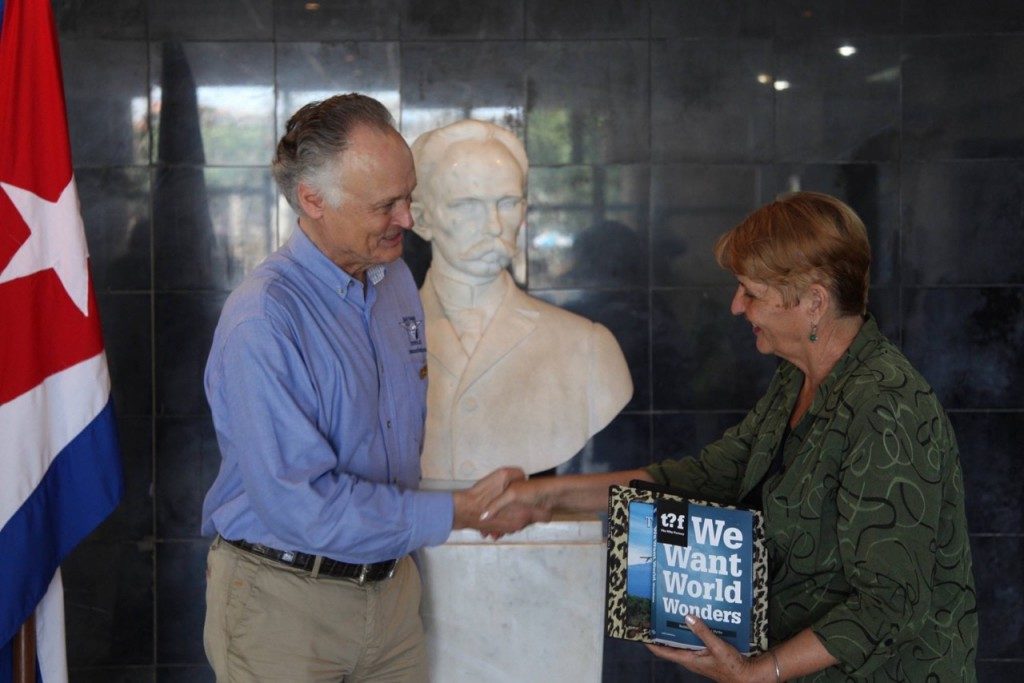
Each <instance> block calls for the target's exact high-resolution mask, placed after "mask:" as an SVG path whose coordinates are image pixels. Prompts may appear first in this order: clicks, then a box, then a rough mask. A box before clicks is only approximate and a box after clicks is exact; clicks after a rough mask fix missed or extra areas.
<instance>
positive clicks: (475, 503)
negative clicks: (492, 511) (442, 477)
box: [452, 467, 526, 529]
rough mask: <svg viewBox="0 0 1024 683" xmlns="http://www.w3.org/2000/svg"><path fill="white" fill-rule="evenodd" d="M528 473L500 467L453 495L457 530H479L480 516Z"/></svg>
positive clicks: (514, 468) (517, 469)
mask: <svg viewBox="0 0 1024 683" xmlns="http://www.w3.org/2000/svg"><path fill="white" fill-rule="evenodd" d="M525 479H526V473H525V472H523V470H522V469H520V468H518V467H499V468H498V469H496V470H494V471H493V472H491V473H490V474H488V475H487V476H486V477H484V478H483V479H481V480H480V481H478V482H477V483H475V484H473V486H472V487H471V488H468V489H466V490H465V491H456V492H455V493H454V494H452V496H453V498H454V500H455V521H454V524H453V525H452V526H453V527H454V528H455V529H466V528H472V529H479V528H480V523H481V520H480V516H481V515H482V514H483V512H484V510H485V509H487V506H488V505H489V504H490V503H491V501H493V500H494V499H495V498H497V497H498V496H499V495H501V493H502V492H503V491H504V490H505V489H507V488H508V486H509V484H511V483H512V482H514V481H523V480H525Z"/></svg>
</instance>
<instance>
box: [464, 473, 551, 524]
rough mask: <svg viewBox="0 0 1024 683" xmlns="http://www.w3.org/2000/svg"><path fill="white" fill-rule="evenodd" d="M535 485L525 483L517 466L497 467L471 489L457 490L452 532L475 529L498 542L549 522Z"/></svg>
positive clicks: (548, 511)
mask: <svg viewBox="0 0 1024 683" xmlns="http://www.w3.org/2000/svg"><path fill="white" fill-rule="evenodd" d="M534 484H535V482H528V481H526V473H525V472H523V470H521V469H519V468H518V467H500V468H498V469H496V470H494V471H493V472H491V473H490V474H488V475H487V476H486V477H484V478H483V479H481V480H480V481H478V482H477V483H476V484H474V485H473V486H472V487H471V488H468V489H465V490H462V491H456V492H455V493H454V494H453V495H454V499H455V520H454V524H453V527H454V528H455V529H476V530H477V531H479V532H480V533H481V535H483V536H486V537H490V538H494V539H498V538H501V537H502V536H504V535H505V534H511V533H513V532H515V531H519V530H520V529H522V528H524V527H527V526H529V525H530V524H533V523H534V522H547V521H549V520H550V519H551V508H550V507H549V506H548V505H546V504H545V502H544V499H543V497H542V496H539V495H537V493H538V491H536V490H535V489H536V488H537V487H536V486H535V485H534Z"/></svg>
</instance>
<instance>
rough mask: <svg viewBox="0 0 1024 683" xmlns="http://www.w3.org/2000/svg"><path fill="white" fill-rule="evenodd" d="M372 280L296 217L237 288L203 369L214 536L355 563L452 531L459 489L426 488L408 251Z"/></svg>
mask: <svg viewBox="0 0 1024 683" xmlns="http://www.w3.org/2000/svg"><path fill="white" fill-rule="evenodd" d="M366 279H367V282H366V285H365V289H364V287H363V284H362V283H360V282H359V281H358V280H356V279H355V278H353V277H352V276H350V275H349V274H348V273H346V272H345V271H343V270H342V269H341V268H339V267H338V266H336V265H335V264H334V263H332V262H331V261H330V260H329V259H328V258H327V257H326V256H325V255H324V254H323V253H322V252H320V250H319V249H317V247H316V246H315V245H314V244H313V243H312V242H311V241H310V240H309V238H308V237H306V235H305V234H304V233H303V232H302V230H301V228H298V227H296V228H295V230H294V232H293V234H292V236H291V238H289V240H288V242H287V243H286V244H285V245H284V246H283V247H281V248H280V249H279V250H278V251H277V252H275V253H274V254H272V255H271V256H270V257H269V258H267V259H266V260H265V261H264V262H263V263H261V264H260V265H259V266H258V267H257V268H256V269H255V270H254V271H253V273H252V274H251V275H249V277H247V278H246V280H245V281H244V282H243V283H242V284H241V285H240V286H239V288H238V289H237V290H235V292H233V293H232V294H231V296H230V297H228V300H227V302H226V303H225V305H224V310H223V312H222V313H221V317H220V321H219V323H218V324H217V330H216V333H215V334H214V338H213V348H212V350H211V351H210V357H209V360H208V362H207V366H206V375H205V383H206V396H207V399H208V401H209V403H210V408H211V410H212V412H213V421H214V426H215V428H216V430H217V441H218V443H219V445H220V451H221V456H222V462H221V468H220V472H219V474H218V475H217V479H216V480H215V481H214V483H213V486H212V487H211V488H210V491H209V492H208V493H207V496H206V500H205V502H204V504H203V525H202V532H203V534H206V535H209V534H213V533H215V532H216V533H219V534H220V535H221V536H223V537H224V538H228V539H233V540H238V539H244V540H247V541H250V542H253V543H262V544H264V545H267V546H271V547H274V548H278V549H282V550H297V551H301V552H305V553H311V554H317V555H326V556H328V557H331V558H334V559H337V560H342V561H345V562H355V563H363V562H378V561H382V560H388V559H392V558H396V557H401V556H402V555H405V554H407V553H409V552H411V551H413V550H416V549H417V548H420V547H422V546H426V545H436V544H438V543H443V542H444V541H445V539H446V538H447V537H448V534H449V532H450V531H451V528H452V519H453V504H452V496H451V494H450V493H443V492H427V491H417V490H416V489H417V487H418V485H419V480H420V448H421V446H422V443H423V424H424V416H425V414H426V387H427V379H426V353H425V351H426V346H425V340H426V335H425V334H424V330H423V310H422V308H421V305H420V299H419V294H418V292H417V291H416V287H415V284H414V283H413V281H412V277H411V275H410V274H409V269H408V268H407V267H406V265H405V263H403V262H402V261H401V260H398V261H395V262H394V263H390V264H388V265H387V266H386V268H385V267H377V268H373V269H370V271H369V272H368V273H367V278H366Z"/></svg>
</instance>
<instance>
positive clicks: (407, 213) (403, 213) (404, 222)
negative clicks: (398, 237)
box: [393, 201, 416, 230]
mask: <svg viewBox="0 0 1024 683" xmlns="http://www.w3.org/2000/svg"><path fill="white" fill-rule="evenodd" d="M393 215H394V222H395V225H397V226H398V227H400V228H402V229H404V230H411V229H412V226H413V225H415V224H416V221H415V220H414V219H413V217H412V203H411V202H407V201H400V202H397V203H396V204H395V211H394V214H393Z"/></svg>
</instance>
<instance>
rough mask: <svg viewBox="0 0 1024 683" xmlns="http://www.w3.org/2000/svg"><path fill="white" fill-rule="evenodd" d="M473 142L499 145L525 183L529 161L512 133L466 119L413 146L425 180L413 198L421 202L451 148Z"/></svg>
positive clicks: (429, 133) (423, 137) (421, 138)
mask: <svg viewBox="0 0 1024 683" xmlns="http://www.w3.org/2000/svg"><path fill="white" fill-rule="evenodd" d="M467 140H471V141H474V142H488V141H491V140H493V141H494V142H497V143H498V144H500V145H501V146H503V147H504V148H505V149H507V150H508V153H509V154H511V155H512V158H513V159H514V160H515V162H516V164H517V165H518V166H519V170H520V171H522V173H523V184H524V185H525V184H526V174H527V172H528V171H529V170H530V162H529V161H528V160H527V158H526V148H525V147H523V143H522V142H520V140H519V138H517V137H516V135H515V133H513V132H512V131H510V130H508V129H506V128H502V127H501V126H498V125H496V124H493V123H485V122H484V121H477V120H475V119H465V120H463V121H456V122H455V123H451V124H448V125H447V126H444V127H443V128H435V129H434V130H431V131H427V132H426V133H424V134H423V135H420V136H419V137H418V138H416V141H415V142H413V143H412V158H413V162H414V163H415V164H416V175H417V176H419V178H420V179H422V180H423V182H421V183H420V184H419V185H417V186H416V189H415V190H413V198H414V199H419V200H420V201H422V196H423V195H422V193H423V192H424V191H426V187H425V186H426V185H427V184H429V183H430V182H431V179H432V178H433V177H434V176H435V173H434V169H435V168H436V167H437V164H438V163H439V162H440V161H441V159H443V158H444V154H445V152H446V151H448V148H449V147H451V146H452V145H454V144H456V143H459V142H465V141H467Z"/></svg>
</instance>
